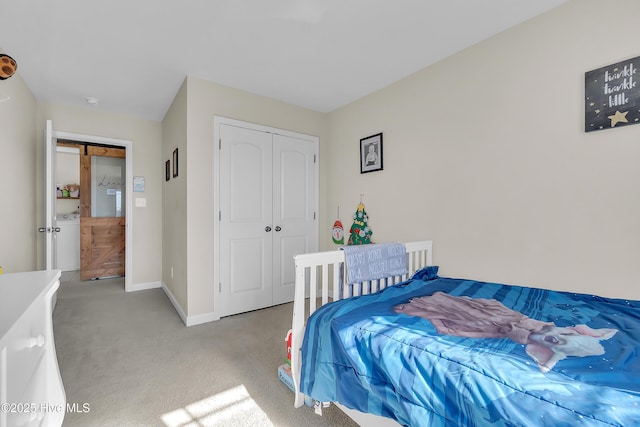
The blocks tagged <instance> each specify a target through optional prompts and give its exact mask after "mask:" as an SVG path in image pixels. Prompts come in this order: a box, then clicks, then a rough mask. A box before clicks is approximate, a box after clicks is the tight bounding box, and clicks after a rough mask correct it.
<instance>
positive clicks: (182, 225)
mask: <svg viewBox="0 0 640 427" xmlns="http://www.w3.org/2000/svg"><path fill="white" fill-rule="evenodd" d="M176 148H177V149H178V164H179V168H178V177H177V178H173V158H172V157H173V150H175V149H176ZM186 158H187V81H186V79H185V81H184V83H183V84H182V86H181V87H180V90H179V91H178V94H177V95H176V97H175V99H174V100H173V102H172V104H171V106H170V108H169V110H168V111H167V114H166V115H165V117H164V119H163V120H162V162H161V165H162V167H163V169H162V170H163V171H164V165H165V162H166V161H167V160H169V161H170V166H171V171H170V174H171V177H170V179H169V181H165V177H164V172H163V176H162V212H163V214H162V218H163V219H162V242H163V248H162V280H163V282H164V284H165V286H166V288H167V289H168V290H169V292H170V293H171V295H172V296H173V298H174V299H175V300H176V303H177V304H178V305H179V306H180V307H181V308H182V310H183V312H184V313H182V314H183V315H185V314H186V313H188V312H189V305H188V299H187V294H188V292H187V284H188V278H187V176H188V174H187V169H186V168H185V167H184V165H185V164H186ZM172 269H173V274H171V270H172Z"/></svg>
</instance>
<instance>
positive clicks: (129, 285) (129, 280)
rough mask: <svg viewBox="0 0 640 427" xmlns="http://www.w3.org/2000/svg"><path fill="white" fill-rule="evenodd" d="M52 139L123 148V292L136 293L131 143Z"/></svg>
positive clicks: (62, 135) (57, 134) (69, 136)
mask: <svg viewBox="0 0 640 427" xmlns="http://www.w3.org/2000/svg"><path fill="white" fill-rule="evenodd" d="M52 137H53V140H54V141H55V143H56V144H57V143H58V140H59V139H65V140H68V141H74V142H89V143H93V144H104V145H115V146H117V147H124V148H125V156H126V158H125V166H126V174H127V177H126V188H127V194H126V208H125V209H126V210H125V218H126V226H125V248H126V250H125V266H124V290H125V292H131V291H136V290H138V289H135V288H134V286H133V226H132V225H133V194H132V192H133V141H131V140H128V139H117V138H108V137H104V136H95V135H84V134H79V133H71V132H61V131H56V130H54V131H53V132H52Z"/></svg>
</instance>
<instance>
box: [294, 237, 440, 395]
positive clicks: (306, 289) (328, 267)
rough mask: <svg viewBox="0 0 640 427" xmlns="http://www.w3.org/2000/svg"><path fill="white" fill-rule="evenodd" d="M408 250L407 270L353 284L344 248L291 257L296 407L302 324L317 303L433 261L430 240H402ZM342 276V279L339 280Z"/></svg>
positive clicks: (377, 285)
mask: <svg viewBox="0 0 640 427" xmlns="http://www.w3.org/2000/svg"><path fill="white" fill-rule="evenodd" d="M405 248H406V250H407V261H408V273H407V274H405V275H402V276H391V277H385V278H382V279H377V280H370V281H365V282H361V283H355V284H352V285H344V286H340V284H341V283H346V280H344V279H345V278H346V277H347V276H346V274H347V272H346V268H345V267H344V261H345V253H344V251H343V250H336V251H329V252H316V253H310V254H301V255H296V256H294V257H293V259H294V262H295V271H296V278H295V295H294V300H293V320H292V327H291V331H292V337H291V372H292V375H293V383H294V387H295V392H294V393H295V402H294V406H295V407H296V408H298V407H300V406H302V405H303V404H304V395H303V394H302V393H300V392H299V391H298V390H299V386H300V382H299V381H300V372H301V368H302V366H301V358H300V356H301V353H300V350H301V348H302V339H303V337H304V329H305V324H306V321H307V319H308V318H309V316H311V314H313V312H314V311H316V309H317V308H318V307H320V306H323V305H324V304H327V303H329V302H331V301H337V300H340V299H343V298H349V297H351V296H356V295H365V294H369V293H374V292H378V291H380V290H382V289H384V288H386V287H387V286H392V285H395V284H397V283H400V282H402V281H404V280H406V279H407V278H408V277H410V276H411V275H412V274H413V273H414V272H416V271H417V270H419V269H421V268H423V267H426V266H428V265H432V252H433V243H432V241H430V240H428V241H420V242H410V243H405ZM341 277H342V279H343V280H340V279H341Z"/></svg>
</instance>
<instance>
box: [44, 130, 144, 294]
mask: <svg viewBox="0 0 640 427" xmlns="http://www.w3.org/2000/svg"><path fill="white" fill-rule="evenodd" d="M58 141H61V142H64V143H66V144H72V143H74V144H80V145H84V146H87V147H88V146H94V147H102V149H104V148H110V149H116V150H118V151H119V152H120V153H122V152H123V153H124V155H123V156H122V155H119V157H121V158H123V160H124V169H125V172H124V185H123V189H128V190H131V189H132V188H133V142H132V141H130V140H122V139H115V138H107V137H100V136H93V135H83V134H75V133H70V132H59V131H54V130H53V125H52V123H51V121H47V126H46V129H45V145H46V148H45V149H46V153H47V156H46V160H47V161H46V162H45V163H46V165H45V166H46V174H45V175H46V177H47V184H46V189H47V191H45V198H46V200H45V203H46V207H47V209H46V212H45V227H43V228H42V229H41V230H44V231H46V234H45V236H46V239H45V252H46V254H45V255H46V257H45V258H46V261H47V263H46V264H47V266H46V268H47V269H52V268H54V267H53V265H52V262H51V260H52V259H53V258H54V257H53V254H54V253H55V249H54V246H53V244H52V243H53V239H52V238H51V236H52V235H55V233H56V227H55V222H56V213H55V204H56V197H57V193H56V182H55V175H54V174H55V172H54V171H55V154H54V153H55V151H56V150H55V148H56V146H57V143H58ZM105 157H112V156H105ZM116 157H118V156H116ZM51 163H53V165H51ZM112 166H113V165H107V168H108V169H109V168H111V167H112ZM100 178H104V175H103V176H101V177H100ZM89 182H90V181H89ZM101 182H102V183H103V184H107V185H103V187H105V188H104V190H105V192H106V191H108V192H109V193H110V194H109V196H112V195H113V196H115V195H116V194H113V193H114V191H113V190H114V188H113V187H109V183H110V182H111V181H110V180H109V179H108V176H107V178H105V179H104V180H102V181H101ZM115 192H116V193H117V190H115ZM85 194H87V195H88V197H92V196H90V194H91V193H90V192H87V191H85ZM119 196H120V198H119V200H120V203H119V205H118V207H117V208H116V209H119V210H120V212H121V213H122V216H121V217H120V218H119V219H117V220H116V221H117V222H118V223H119V224H120V225H121V227H120V231H119V232H118V233H119V234H120V235H121V236H123V238H124V243H123V244H122V252H123V260H122V261H121V262H120V264H122V273H121V274H120V273H113V272H111V273H110V272H106V275H107V276H116V275H124V285H125V291H132V290H134V289H133V285H132V282H133V280H132V278H133V273H132V272H133V265H132V264H133V255H132V254H133V232H132V226H131V218H132V194H131V191H126V190H125V191H124V192H120V195H119ZM80 197H82V191H80ZM81 202H82V200H81ZM91 204H93V203H91ZM52 206H53V207H54V208H53V209H51V208H49V207H52ZM80 206H82V203H81V204H80ZM115 218H118V217H117V215H116V216H115ZM101 221H103V220H101ZM108 228H110V227H106V228H103V229H102V230H101V231H104V230H107V229H108ZM98 234H100V233H98ZM110 237H113V236H110ZM125 248H126V251H125V250H124V249H125ZM105 257H106V255H105V254H102V258H103V259H104V258H105ZM103 273H104V272H103ZM101 274H102V273H101ZM102 277H105V276H104V274H103V276H102Z"/></svg>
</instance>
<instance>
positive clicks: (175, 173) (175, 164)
mask: <svg viewBox="0 0 640 427" xmlns="http://www.w3.org/2000/svg"><path fill="white" fill-rule="evenodd" d="M177 176H178V149H177V148H176V149H175V150H173V177H174V178H175V177H177Z"/></svg>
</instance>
